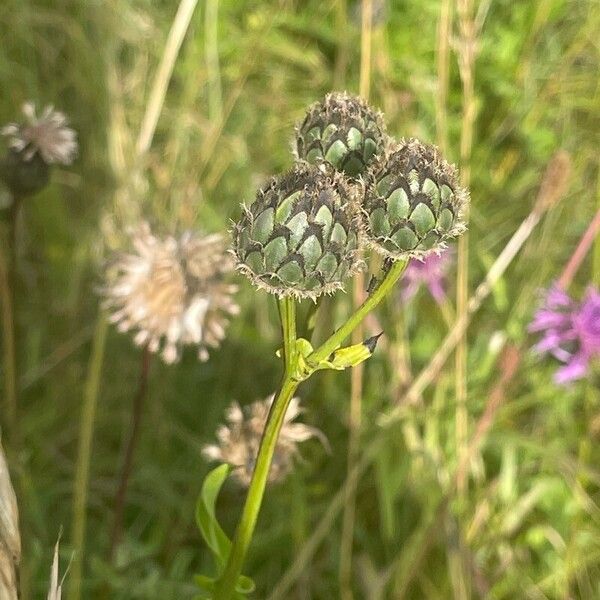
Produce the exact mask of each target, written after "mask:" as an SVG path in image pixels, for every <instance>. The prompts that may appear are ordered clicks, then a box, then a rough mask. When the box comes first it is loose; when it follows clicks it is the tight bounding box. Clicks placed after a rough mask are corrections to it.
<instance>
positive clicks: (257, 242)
mask: <svg viewBox="0 0 600 600" xmlns="http://www.w3.org/2000/svg"><path fill="white" fill-rule="evenodd" d="M352 194H353V192H352V190H351V189H350V187H349V186H348V185H347V184H346V182H345V180H344V178H343V177H342V176H341V175H340V174H338V173H331V174H327V173H324V172H322V171H321V170H320V169H318V168H317V167H313V166H311V165H308V164H306V163H302V164H297V165H295V166H294V167H293V168H292V169H291V170H290V171H289V172H287V173H286V174H284V175H283V176H280V177H274V178H273V179H271V181H270V183H269V184H267V185H266V186H265V187H264V188H262V189H260V190H259V191H258V193H257V196H256V199H255V201H254V202H253V203H252V205H251V206H250V207H249V208H245V209H244V212H243V214H242V217H241V219H240V221H239V222H238V223H237V224H236V225H235V227H234V230H233V237H234V253H235V255H236V257H237V260H238V269H239V270H240V271H241V272H242V273H244V274H245V275H246V276H247V277H248V278H249V279H250V280H251V281H252V282H253V283H254V284H255V285H256V286H257V287H259V288H262V289H265V290H267V291H268V292H270V293H272V294H276V295H277V296H279V297H280V298H281V297H284V296H293V297H296V298H312V299H313V300H314V299H315V298H317V297H318V296H320V295H322V294H330V293H333V292H334V291H336V290H338V289H340V288H342V284H343V281H344V280H345V279H346V278H347V277H348V276H350V275H353V274H354V273H355V272H356V271H357V270H358V269H359V268H360V267H361V266H362V263H361V261H360V259H359V257H358V252H357V249H358V228H357V226H356V223H355V220H354V218H353V216H352V213H351V210H350V204H351V202H352Z"/></svg>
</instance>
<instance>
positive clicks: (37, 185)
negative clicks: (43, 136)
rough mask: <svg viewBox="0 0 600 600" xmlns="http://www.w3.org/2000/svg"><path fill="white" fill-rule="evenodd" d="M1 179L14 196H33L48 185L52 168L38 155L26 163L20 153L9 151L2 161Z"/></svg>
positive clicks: (0, 161) (0, 167) (0, 166)
mask: <svg viewBox="0 0 600 600" xmlns="http://www.w3.org/2000/svg"><path fill="white" fill-rule="evenodd" d="M0 179H2V181H4V183H5V184H6V187H7V188H8V189H9V190H10V192H11V194H12V195H13V196H18V197H21V198H22V197H25V196H33V195H34V194H37V193H38V192H39V191H41V190H42V189H43V188H45V187H46V185H48V181H49V180H50V167H49V166H48V164H46V163H45V162H44V161H43V160H42V158H41V157H40V156H39V155H38V154H36V155H35V156H33V157H32V158H31V160H29V161H25V160H23V159H22V157H21V155H20V154H19V153H17V152H15V151H14V150H9V152H8V154H7V155H6V156H5V157H4V159H2V160H0Z"/></svg>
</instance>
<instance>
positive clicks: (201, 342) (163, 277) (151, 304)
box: [103, 223, 239, 363]
mask: <svg viewBox="0 0 600 600" xmlns="http://www.w3.org/2000/svg"><path fill="white" fill-rule="evenodd" d="M132 242H133V248H134V251H133V252H132V253H130V254H124V253H122V254H119V255H118V256H117V257H116V258H115V260H114V261H113V262H112V264H111V265H110V266H109V267H108V269H107V273H106V280H107V283H106V286H105V287H104V290H103V293H104V295H105V297H106V301H105V306H106V307H107V308H108V309H110V310H111V311H112V314H111V321H113V322H115V323H117V324H118V325H117V326H118V328H119V330H120V331H129V330H134V331H135V332H136V334H135V337H134V340H135V343H136V344H138V345H140V346H145V345H148V348H149V349H150V350H151V351H152V352H157V351H158V350H159V349H161V346H162V358H163V360H164V361H165V362H167V363H172V362H175V361H176V360H178V359H179V356H180V349H181V346H183V345H186V344H193V345H196V346H198V357H199V359H200V360H203V361H204V360H207V359H208V350H207V348H208V347H212V348H216V347H218V346H219V344H220V342H221V340H222V339H223V338H224V337H225V329H226V327H227V324H228V316H230V315H235V314H238V312H239V307H238V306H237V305H236V304H235V302H234V300H233V294H234V293H235V292H236V290H237V287H236V286H234V285H231V284H229V283H227V282H226V281H225V278H224V275H225V274H226V273H227V272H229V271H231V270H232V269H233V260H232V259H231V257H230V255H229V253H228V252H227V251H226V242H225V240H224V239H223V237H222V236H220V235H209V236H206V237H200V236H198V235H196V234H194V233H192V232H185V233H184V234H183V235H181V236H180V237H179V238H174V237H171V236H169V237H166V238H164V239H160V238H158V237H156V236H154V235H153V234H152V232H151V231H150V227H149V225H148V224H147V223H143V224H142V225H141V226H140V227H139V228H138V229H137V230H136V231H135V232H134V233H133V235H132Z"/></svg>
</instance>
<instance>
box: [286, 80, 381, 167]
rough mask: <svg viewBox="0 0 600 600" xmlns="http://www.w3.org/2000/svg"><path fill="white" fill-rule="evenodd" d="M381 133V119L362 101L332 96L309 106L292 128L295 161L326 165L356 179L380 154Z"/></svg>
mask: <svg viewBox="0 0 600 600" xmlns="http://www.w3.org/2000/svg"><path fill="white" fill-rule="evenodd" d="M384 145H385V129H384V124H383V119H382V117H381V115H380V114H379V113H378V112H377V111H375V110H374V109H373V108H371V107H370V106H369V105H368V104H367V103H366V102H364V100H362V99H361V98H358V97H356V96H351V95H350V94H347V93H345V92H344V93H341V92H333V93H331V94H327V96H325V98H324V99H323V100H322V101H320V102H317V103H315V104H313V105H312V106H311V107H310V108H309V110H308V112H307V114H306V117H305V118H304V121H303V122H302V124H301V125H300V126H298V127H297V128H296V153H297V156H298V158H300V159H303V160H306V161H307V162H309V163H311V164H319V163H323V162H325V163H329V164H330V165H332V166H333V168H334V169H336V170H338V171H343V172H344V173H345V174H346V175H348V176H350V177H358V176H359V175H361V174H363V173H364V172H365V171H366V168H367V166H368V165H369V164H371V162H372V161H373V160H374V159H375V158H376V157H377V156H379V155H381V154H382V153H383V150H384Z"/></svg>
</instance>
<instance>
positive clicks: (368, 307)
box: [306, 260, 408, 367]
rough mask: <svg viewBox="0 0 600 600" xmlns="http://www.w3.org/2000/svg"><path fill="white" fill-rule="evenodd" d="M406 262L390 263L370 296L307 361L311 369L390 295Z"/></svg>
mask: <svg viewBox="0 0 600 600" xmlns="http://www.w3.org/2000/svg"><path fill="white" fill-rule="evenodd" d="M407 264H408V261H403V260H399V261H396V262H394V263H392V266H391V267H390V269H389V271H388V272H387V273H386V275H385V277H384V278H383V279H382V280H381V282H380V283H379V285H378V286H377V287H376V288H375V290H374V291H373V292H372V293H371V295H370V296H369V297H368V298H367V299H366V300H365V301H364V302H363V303H362V304H361V305H360V306H359V307H358V308H357V310H356V312H355V313H354V314H353V315H352V316H351V317H350V318H349V319H348V320H347V321H346V322H345V323H344V324H343V325H342V326H341V327H340V328H339V329H338V330H337V331H336V332H335V333H334V334H333V335H332V336H331V337H330V338H329V339H327V340H326V341H325V342H324V343H323V344H322V345H321V346H320V347H319V348H317V349H316V350H315V351H314V352H313V353H312V354H311V355H310V356H309V357H308V358H307V359H306V361H307V363H308V364H309V365H310V366H311V367H315V366H316V365H318V364H319V363H320V362H321V361H322V360H325V359H327V358H328V357H329V356H330V355H331V353H332V352H334V350H337V348H339V347H340V346H341V344H342V342H343V341H344V340H345V339H346V338H347V337H348V336H349V335H350V334H351V333H352V331H353V330H354V329H355V328H356V327H357V326H358V325H359V324H360V322H361V321H362V320H363V319H364V318H365V317H366V316H367V315H368V314H369V313H370V312H371V311H372V310H373V309H374V308H375V307H376V306H377V305H378V304H379V303H380V302H381V301H382V300H383V299H384V298H385V297H386V296H387V295H388V294H389V293H390V291H391V289H392V288H393V287H394V285H395V283H396V282H397V281H398V279H400V277H401V275H402V273H404V269H406V265H407Z"/></svg>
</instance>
